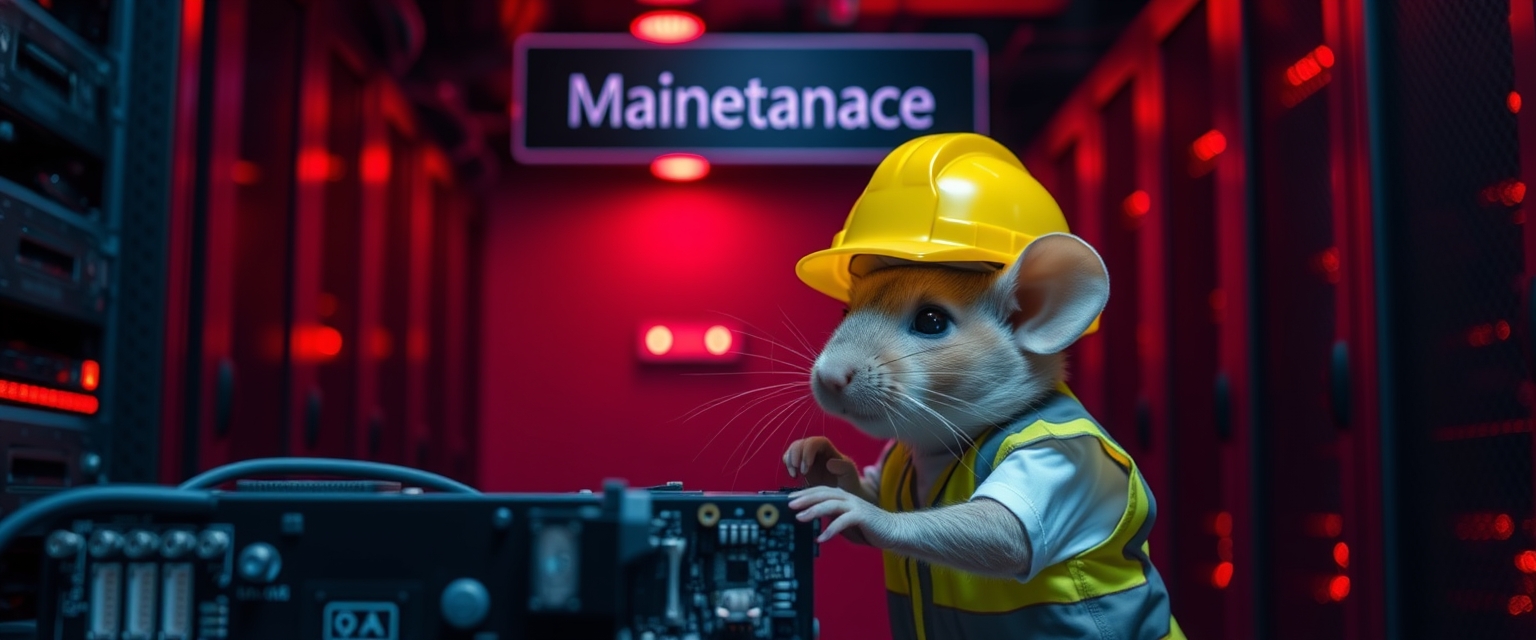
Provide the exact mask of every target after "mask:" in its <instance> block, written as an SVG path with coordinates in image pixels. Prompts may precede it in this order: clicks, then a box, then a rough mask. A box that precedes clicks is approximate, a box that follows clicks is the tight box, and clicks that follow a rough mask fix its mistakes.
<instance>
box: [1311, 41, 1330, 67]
mask: <svg viewBox="0 0 1536 640" xmlns="http://www.w3.org/2000/svg"><path fill="white" fill-rule="evenodd" d="M1312 57H1313V58H1315V59H1316V60H1317V63H1318V64H1320V65H1322V66H1323V68H1324V69H1327V68H1330V67H1332V66H1333V49H1329V48H1328V45H1326V44H1325V45H1322V46H1319V47H1318V48H1317V49H1315V50H1313V51H1312Z"/></svg>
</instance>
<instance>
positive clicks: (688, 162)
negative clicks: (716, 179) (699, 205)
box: [651, 153, 709, 182]
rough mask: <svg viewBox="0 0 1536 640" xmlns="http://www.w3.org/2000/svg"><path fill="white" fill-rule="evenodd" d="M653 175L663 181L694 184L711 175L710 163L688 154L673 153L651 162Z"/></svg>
mask: <svg viewBox="0 0 1536 640" xmlns="http://www.w3.org/2000/svg"><path fill="white" fill-rule="evenodd" d="M651 174H652V175H654V176H656V177H658V178H661V179H662V180H671V181H673V182H692V181H694V180H698V179H701V178H703V177H704V176H707V175H709V161H708V160H705V159H704V158H702V157H700V156H696V155H692V154H688V153H673V154H668V155H664V156H661V157H659V158H657V159H655V160H653V161H651Z"/></svg>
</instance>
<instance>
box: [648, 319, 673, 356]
mask: <svg viewBox="0 0 1536 640" xmlns="http://www.w3.org/2000/svg"><path fill="white" fill-rule="evenodd" d="M645 350H646V351H649V352H651V353H652V354H653V355H658V356H661V355H666V354H667V352H668V351H671V350H672V330H671V329H668V328H666V327H664V326H661V325H656V326H654V327H651V328H650V329H649V330H647V331H646V332H645Z"/></svg>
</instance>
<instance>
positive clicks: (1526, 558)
mask: <svg viewBox="0 0 1536 640" xmlns="http://www.w3.org/2000/svg"><path fill="white" fill-rule="evenodd" d="M1515 568H1516V569H1519V570H1520V572H1521V573H1536V551H1521V552H1520V553H1519V554H1518V555H1516V556H1515Z"/></svg>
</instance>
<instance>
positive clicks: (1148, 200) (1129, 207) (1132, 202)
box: [1121, 189, 1152, 218]
mask: <svg viewBox="0 0 1536 640" xmlns="http://www.w3.org/2000/svg"><path fill="white" fill-rule="evenodd" d="M1121 205H1122V206H1123V207H1124V208H1125V215H1128V216H1130V217H1132V218H1140V217H1142V216H1144V215H1147V212H1148V211H1151V210H1152V196H1149V195H1147V192H1145V191H1141V190H1139V189H1138V190H1136V191H1133V192H1131V195H1128V196H1126V197H1125V202H1123V203H1121Z"/></svg>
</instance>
